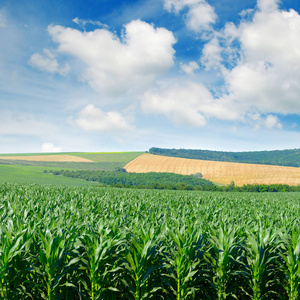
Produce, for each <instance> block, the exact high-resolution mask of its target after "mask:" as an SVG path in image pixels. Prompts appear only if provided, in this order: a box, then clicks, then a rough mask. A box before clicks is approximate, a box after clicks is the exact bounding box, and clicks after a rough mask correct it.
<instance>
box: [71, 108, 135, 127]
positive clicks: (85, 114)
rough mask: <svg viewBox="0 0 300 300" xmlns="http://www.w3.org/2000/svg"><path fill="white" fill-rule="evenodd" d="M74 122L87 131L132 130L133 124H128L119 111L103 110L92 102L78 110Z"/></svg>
mask: <svg viewBox="0 0 300 300" xmlns="http://www.w3.org/2000/svg"><path fill="white" fill-rule="evenodd" d="M75 123H76V125H77V126H78V127H80V128H82V129H84V130H87V131H90V130H94V131H104V132H125V131H132V130H133V126H131V125H130V124H128V122H127V121H126V119H125V118H124V117H123V116H122V115H121V114H120V113H119V112H116V111H110V112H104V111H102V110H101V109H99V108H96V107H95V106H94V105H92V104H89V105H87V106H86V107H85V108H84V109H83V110H81V111H80V112H79V114H78V118H77V119H76V120H75Z"/></svg>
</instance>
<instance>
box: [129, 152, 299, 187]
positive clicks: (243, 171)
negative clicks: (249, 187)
mask: <svg viewBox="0 0 300 300" xmlns="http://www.w3.org/2000/svg"><path fill="white" fill-rule="evenodd" d="M125 169H126V170H127V171H128V172H136V173H144V172H170V173H177V174H182V175H190V174H195V173H197V172H200V173H201V174H202V175H203V178H205V179H208V180H210V181H212V182H216V183H220V184H225V185H228V184H230V183H231V181H234V183H235V185H237V186H242V185H244V184H267V185H269V184H288V185H298V184H300V168H293V167H281V166H271V165H258V164H243V163H229V162H220V161H216V162H215V161H206V160H196V159H185V158H176V157H167V156H160V155H152V154H143V155H141V156H139V157H137V158H136V159H134V160H132V161H131V162H129V163H128V164H127V165H126V166H125Z"/></svg>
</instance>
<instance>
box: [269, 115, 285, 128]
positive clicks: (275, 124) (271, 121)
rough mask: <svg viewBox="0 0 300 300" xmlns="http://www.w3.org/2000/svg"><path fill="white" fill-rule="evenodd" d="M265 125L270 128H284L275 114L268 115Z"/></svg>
mask: <svg viewBox="0 0 300 300" xmlns="http://www.w3.org/2000/svg"><path fill="white" fill-rule="evenodd" d="M265 126H266V127H267V128H268V129H272V128H275V127H276V128H278V129H282V124H281V123H280V122H279V120H278V118H277V117H276V116H273V115H268V116H267V118H266V120H265Z"/></svg>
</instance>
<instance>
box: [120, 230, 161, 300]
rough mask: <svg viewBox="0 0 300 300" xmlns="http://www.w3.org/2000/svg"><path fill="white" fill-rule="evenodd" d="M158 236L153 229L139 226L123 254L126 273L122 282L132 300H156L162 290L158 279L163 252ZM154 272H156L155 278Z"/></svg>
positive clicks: (157, 232) (156, 231)
mask: <svg viewBox="0 0 300 300" xmlns="http://www.w3.org/2000/svg"><path fill="white" fill-rule="evenodd" d="M159 234H160V232H159V231H158V230H155V229H154V228H153V227H150V228H144V226H141V227H140V228H138V229H137V228H135V229H134V232H133V234H132V237H131V240H130V241H129V242H128V244H127V247H126V249H125V252H124V254H123V255H124V263H123V266H124V268H125V271H126V272H125V274H124V275H125V276H124V278H123V280H122V282H123V284H124V285H125V287H126V288H127V289H128V291H129V295H131V296H130V297H132V298H133V299H136V300H140V299H151V298H155V299H157V298H158V295H157V292H158V291H159V290H161V289H162V287H161V282H160V278H159V277H158V276H159V274H160V269H161V268H162V262H161V253H162V251H163V247H162V245H161V242H160V237H159ZM155 271H158V272H156V276H155V275H154V272H155ZM155 293H156V294H155Z"/></svg>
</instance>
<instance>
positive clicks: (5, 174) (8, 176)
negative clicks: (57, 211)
mask: <svg viewBox="0 0 300 300" xmlns="http://www.w3.org/2000/svg"><path fill="white" fill-rule="evenodd" d="M140 154H142V152H111V153H107V152H99V153H78V152H74V153H58V154H47V153H32V154H22V155H21V154H7V155H5V154H1V155H0V182H18V183H39V184H41V183H42V184H58V185H59V184H62V185H65V184H66V185H90V184H91V183H89V182H85V181H82V180H77V179H73V178H63V177H61V176H60V177H59V178H57V177H55V176H52V175H49V174H44V173H43V172H44V170H45V168H48V167H50V168H51V170H61V169H65V170H105V171H111V170H115V169H116V168H121V167H123V166H124V165H125V164H126V163H128V162H129V161H130V160H132V159H134V158H136V157H137V156H139V155H140ZM66 158H67V159H66Z"/></svg>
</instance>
